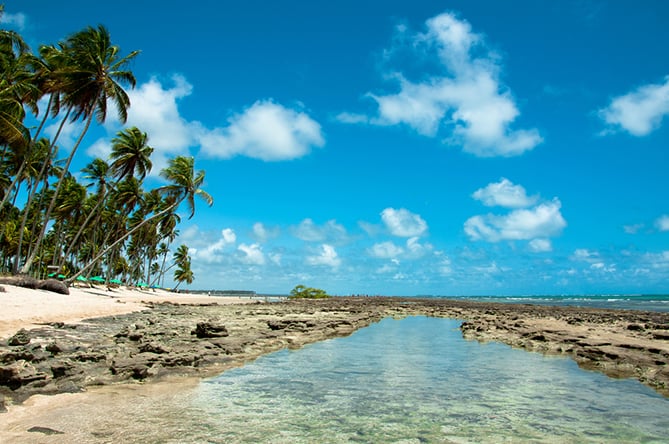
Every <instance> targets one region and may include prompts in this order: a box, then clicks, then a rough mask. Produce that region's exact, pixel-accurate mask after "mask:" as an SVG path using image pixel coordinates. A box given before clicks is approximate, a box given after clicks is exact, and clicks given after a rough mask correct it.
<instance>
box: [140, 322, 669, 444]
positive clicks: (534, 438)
mask: <svg viewBox="0 0 669 444" xmlns="http://www.w3.org/2000/svg"><path fill="white" fill-rule="evenodd" d="M458 326H459V322H458V321H455V320H449V319H435V318H427V317H412V318H407V319H404V320H401V321H400V320H392V319H386V320H383V321H382V322H380V323H378V324H375V325H373V326H371V327H369V328H366V329H363V330H360V331H357V332H356V333H354V334H353V335H351V336H350V337H347V338H340V339H334V340H329V341H324V342H320V343H316V344H312V345H310V346H307V347H305V348H303V349H301V350H297V351H288V350H285V351H281V352H277V353H274V354H271V355H267V356H264V357H262V358H260V359H258V360H257V361H255V362H254V363H251V364H248V365H246V366H244V367H242V368H238V369H233V370H230V371H227V372H225V373H223V374H221V375H220V376H217V377H215V378H211V379H208V380H205V381H203V382H202V383H201V384H200V385H199V386H198V387H197V388H196V389H195V390H194V391H192V392H189V394H188V396H187V397H186V398H179V405H178V406H174V405H162V406H156V407H155V409H154V413H155V414H156V415H160V416H161V417H162V418H161V419H162V421H154V420H148V421H147V424H152V425H153V426H154V427H155V426H156V425H159V426H160V428H161V430H159V431H154V432H153V433H152V435H153V438H152V439H155V440H157V441H160V442H215V443H257V442H267V443H326V442H327V443H349V442H370V443H387V442H396V443H419V442H435V443H451V442H455V443H480V442H495V443H497V442H500V443H503V442H514V443H516V442H559V443H574V442H584V443H608V442H611V443H614V442H615V443H619V442H646V443H654V442H657V443H660V442H669V400H668V399H665V398H663V397H661V396H659V395H657V394H656V393H655V392H653V391H652V390H651V389H649V388H646V387H645V386H643V385H641V384H640V383H638V382H636V381H634V380H614V379H610V378H608V377H606V376H604V375H602V374H599V373H596V372H588V371H584V370H581V369H579V368H578V367H577V365H576V364H575V363H574V362H573V361H571V360H570V359H567V358H559V357H544V356H542V355H540V354H536V353H528V352H524V351H521V350H514V349H511V348H510V347H508V346H505V345H502V344H497V343H489V344H485V345H482V344H479V343H478V342H474V341H465V340H464V339H462V337H461V335H460V332H459V330H458V328H457V327H458Z"/></svg>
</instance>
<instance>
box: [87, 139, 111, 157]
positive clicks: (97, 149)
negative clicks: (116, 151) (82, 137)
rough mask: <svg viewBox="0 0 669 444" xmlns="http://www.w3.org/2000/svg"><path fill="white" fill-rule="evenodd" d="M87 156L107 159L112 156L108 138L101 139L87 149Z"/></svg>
mask: <svg viewBox="0 0 669 444" xmlns="http://www.w3.org/2000/svg"><path fill="white" fill-rule="evenodd" d="M86 154H88V155H89V156H91V157H99V158H100V159H107V158H108V157H109V154H111V143H110V142H109V139H108V138H100V139H98V140H96V141H95V142H94V143H93V144H92V145H91V146H89V147H88V149H86Z"/></svg>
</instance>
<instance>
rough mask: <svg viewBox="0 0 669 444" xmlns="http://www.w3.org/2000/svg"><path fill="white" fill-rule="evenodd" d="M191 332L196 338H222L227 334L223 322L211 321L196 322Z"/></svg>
mask: <svg viewBox="0 0 669 444" xmlns="http://www.w3.org/2000/svg"><path fill="white" fill-rule="evenodd" d="M191 334H193V335H195V336H197V337H198V338H200V339H202V338H224V337H226V336H228V335H229V333H228V329H227V328H226V327H225V325H223V324H214V323H212V322H198V323H197V326H196V327H195V330H193V331H192V332H191Z"/></svg>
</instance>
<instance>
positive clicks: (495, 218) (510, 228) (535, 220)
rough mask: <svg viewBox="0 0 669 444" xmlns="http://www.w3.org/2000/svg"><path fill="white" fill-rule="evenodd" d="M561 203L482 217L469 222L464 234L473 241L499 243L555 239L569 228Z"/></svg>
mask: <svg viewBox="0 0 669 444" xmlns="http://www.w3.org/2000/svg"><path fill="white" fill-rule="evenodd" d="M561 206H562V205H561V203H560V201H559V200H558V199H553V201H551V202H546V203H542V204H539V205H537V206H535V207H533V208H529V209H518V210H514V211H512V212H510V213H509V214H507V215H501V216H500V215H493V214H488V215H482V216H474V217H471V218H469V219H468V220H467V221H466V222H465V224H464V229H465V233H466V234H467V235H468V236H469V238H470V239H472V240H485V241H488V242H498V241H502V240H529V239H536V238H546V237H551V236H556V235H558V234H560V233H561V232H562V229H563V228H564V227H565V226H566V225H567V223H566V222H565V220H564V218H563V217H562V214H561V213H560V208H561Z"/></svg>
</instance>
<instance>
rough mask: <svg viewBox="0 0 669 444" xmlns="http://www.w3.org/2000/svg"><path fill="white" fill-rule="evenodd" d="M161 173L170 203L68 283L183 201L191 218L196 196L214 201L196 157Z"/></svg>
mask: <svg viewBox="0 0 669 444" xmlns="http://www.w3.org/2000/svg"><path fill="white" fill-rule="evenodd" d="M160 175H161V176H162V177H163V178H165V179H167V180H169V181H170V182H171V183H170V184H168V185H165V186H162V187H160V188H158V191H159V192H161V193H162V194H164V195H165V197H166V200H167V202H169V205H168V206H167V207H166V208H165V209H163V210H160V211H158V212H157V213H154V214H153V215H152V216H150V217H148V218H146V219H144V221H143V222H141V223H140V224H138V225H136V226H135V227H134V228H132V229H131V230H130V231H128V232H127V233H126V234H124V235H123V236H121V237H119V238H118V239H117V240H116V241H114V242H113V243H112V244H111V245H109V246H108V247H107V248H106V249H105V250H104V251H102V252H101V253H99V254H98V255H97V256H96V257H95V258H93V259H92V261H91V262H90V263H89V264H87V265H85V266H84V267H83V268H82V269H81V270H79V272H78V273H76V274H75V275H74V276H72V277H71V278H70V279H68V281H67V282H68V283H69V282H72V281H74V279H76V278H77V276H79V275H81V274H82V273H83V272H85V271H86V270H87V269H88V268H89V267H91V266H93V264H94V263H95V262H96V261H97V260H98V259H100V257H102V256H103V255H104V254H106V253H107V252H108V251H109V250H111V249H112V248H114V247H116V245H118V244H120V243H121V242H123V241H124V240H125V239H127V238H128V237H129V236H131V235H132V234H134V233H135V232H136V231H138V230H140V229H141V228H142V227H143V226H144V225H146V224H148V223H149V222H151V221H152V220H155V219H158V220H160V218H162V217H163V216H165V215H166V214H167V213H169V212H171V211H173V210H175V209H176V208H177V207H178V206H179V205H180V204H181V203H182V202H183V201H186V203H187V205H188V209H189V212H190V216H189V218H192V217H193V215H194V214H195V196H199V197H201V198H202V199H204V200H205V202H206V203H207V204H208V205H209V206H211V205H212V204H213V203H214V198H213V197H211V195H210V194H209V193H207V192H206V191H204V190H203V189H201V188H200V187H201V186H202V184H203V183H204V178H205V172H204V171H198V172H197V173H195V172H194V159H193V158H192V157H183V156H178V157H175V158H173V159H171V160H170V162H169V165H168V166H167V167H166V168H164V169H163V170H162V171H161V172H160Z"/></svg>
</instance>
